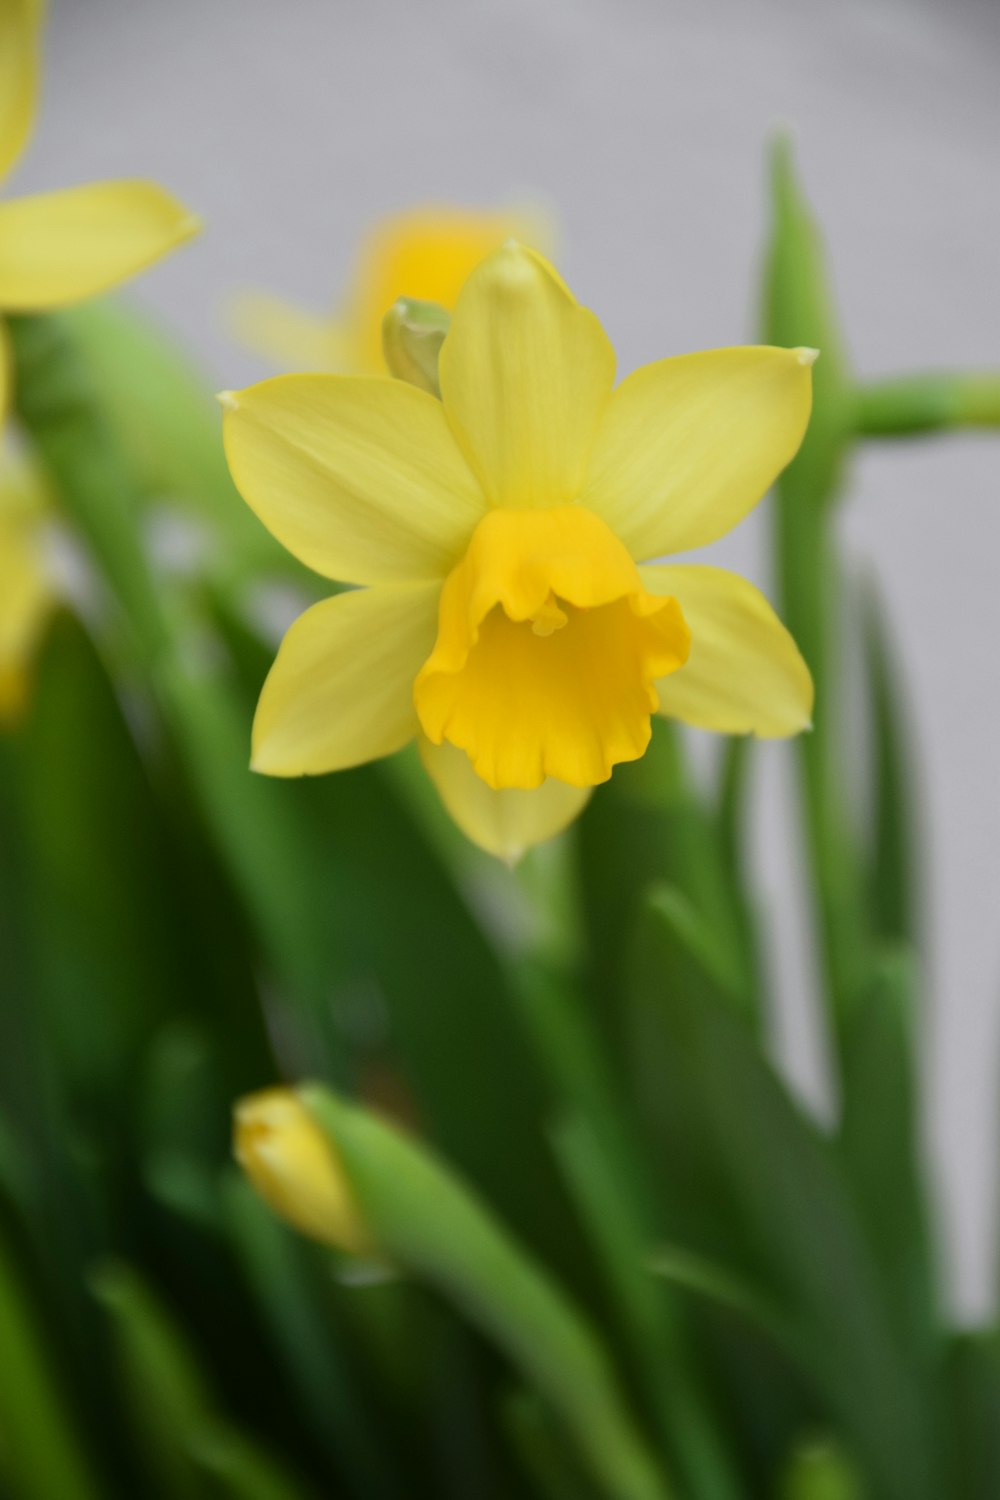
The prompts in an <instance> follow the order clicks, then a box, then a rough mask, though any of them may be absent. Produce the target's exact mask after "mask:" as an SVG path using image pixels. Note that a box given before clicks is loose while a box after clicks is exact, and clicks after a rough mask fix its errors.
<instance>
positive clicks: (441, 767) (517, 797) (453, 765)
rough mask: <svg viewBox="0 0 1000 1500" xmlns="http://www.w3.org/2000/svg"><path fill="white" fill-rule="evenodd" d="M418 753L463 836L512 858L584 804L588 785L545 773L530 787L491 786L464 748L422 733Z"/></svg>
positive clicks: (558, 828)
mask: <svg viewBox="0 0 1000 1500" xmlns="http://www.w3.org/2000/svg"><path fill="white" fill-rule="evenodd" d="M418 744H419V747H420V757H421V760H422V761H423V763H424V767H425V769H426V771H427V774H428V775H429V776H430V778H431V780H432V781H433V782H434V785H435V786H436V787H437V789H438V793H439V794H440V797H441V801H442V802H443V803H444V805H445V807H446V808H447V810H448V812H449V814H450V815H451V817H452V818H453V819H454V820H455V822H456V823H457V824H458V826H459V828H460V829H461V830H462V832H463V833H464V834H465V836H466V838H469V839H471V840H472V842H473V843H474V844H478V845H479V847H480V849H485V850H486V851H487V853H488V854H495V855H497V856H499V858H500V859H505V860H507V861H508V863H511V864H513V863H514V862H515V861H516V860H518V859H520V857H521V855H522V854H524V852H525V850H527V849H530V848H532V847H533V846H534V845H535V844H541V843H544V841H545V840H546V839H550V838H553V837H554V836H555V835H556V834H557V833H561V832H562V830H563V829H564V828H566V827H567V826H568V824H570V823H572V821H573V819H574V818H576V817H578V816H579V814H580V813H581V812H582V811H583V809H584V808H585V807H586V805H587V802H588V801H589V800H590V795H591V790H592V789H591V788H590V787H575V786H567V785H566V784H565V782H562V781H555V780H553V779H552V778H550V779H549V780H548V781H543V782H542V784H541V786H539V787H535V788H534V789H533V790H532V791H520V790H504V791H494V789H493V787H490V786H487V785H486V782H485V781H482V780H481V779H480V778H479V777H478V776H477V775H476V773H475V771H474V770H473V769H472V762H471V761H470V760H469V757H468V756H467V755H466V754H465V751H464V750H457V749H456V748H455V746H454V745H449V744H444V745H432V744H431V742H430V740H428V739H426V738H425V737H424V736H421V737H420V739H419V741H418Z"/></svg>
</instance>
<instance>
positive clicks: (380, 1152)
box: [302, 1087, 672, 1500]
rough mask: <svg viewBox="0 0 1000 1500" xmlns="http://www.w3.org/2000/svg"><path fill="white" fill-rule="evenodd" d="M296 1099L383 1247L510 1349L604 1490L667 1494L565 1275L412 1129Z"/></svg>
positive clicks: (309, 1096) (318, 1092)
mask: <svg viewBox="0 0 1000 1500" xmlns="http://www.w3.org/2000/svg"><path fill="white" fill-rule="evenodd" d="M302 1099H303V1102H304V1103H305V1104H306V1107H307V1108H308V1109H309V1111H310V1113H311V1114H312V1115H313V1117H314V1118H315V1120H316V1121H317V1123H318V1124H319V1125H320V1126H321V1128H322V1129H323V1130H324V1131H325V1132H326V1133H327V1135H328V1136H329V1139H330V1141H331V1144H332V1147H333V1150H334V1152H335V1153H336V1155H337V1158H338V1160H339V1161H340V1163H341V1165H342V1167H343V1170H344V1171H345V1173H346V1175H347V1177H348V1180H349V1182H350V1185H351V1187H352V1189H353V1190H354V1193H355V1195H356V1198H357V1202H358V1204H359V1208H360V1211H361V1213H362V1214H363V1216H364V1218H365V1220H366V1221H367V1224H368V1227H369V1230H370V1232H371V1234H372V1236H373V1238H374V1240H375V1242H376V1244H378V1245H379V1247H380V1249H381V1250H382V1252H383V1253H384V1254H385V1255H386V1256H387V1257H388V1258H389V1259H391V1260H392V1261H394V1262H395V1263H396V1264H398V1265H399V1267H400V1268H401V1269H402V1270H404V1271H405V1272H407V1273H408V1274H410V1275H412V1276H414V1277H416V1278H417V1279H418V1280H420V1281H423V1282H426V1283H427V1284H428V1285H430V1286H432V1287H434V1288H436V1289H437V1290H438V1291H439V1292H440V1293H441V1294H442V1295H443V1296H444V1297H445V1298H446V1299H447V1300H448V1301H449V1302H450V1303H451V1304H452V1305H453V1306H455V1307H456V1308H458V1309H459V1310H460V1311H461V1312H462V1313H463V1314H464V1316H465V1317H466V1318H468V1319H469V1320H470V1321H471V1322H472V1323H473V1324H474V1325H475V1326H477V1327H478V1328H479V1329H480V1330H481V1331H482V1332H483V1333H484V1334H486V1335H487V1337H488V1338H490V1339H491V1340H492V1341H493V1342H494V1343H495V1344H496V1345H497V1346H498V1347H499V1348H500V1349H501V1350H503V1351H504V1352H505V1353H506V1355H507V1356H508V1358H509V1359H510V1360H511V1361H512V1363H513V1364H514V1365H515V1367H516V1368H517V1369H518V1370H519V1372H520V1375H521V1378H522V1379H523V1380H524V1381H525V1382H526V1383H527V1384H528V1385H529V1386H530V1387H531V1388H532V1389H534V1390H536V1391H537V1392H538V1393H539V1394H540V1395H542V1396H544V1397H545V1399H546V1400H547V1401H548V1402H549V1403H550V1405H551V1406H552V1408H553V1410H554V1411H555V1412H556V1413H557V1414H558V1415H559V1417H560V1418H561V1420H562V1421H563V1423H564V1424H565V1426H566V1428H567V1430H568V1431H569V1432H570V1433H571V1434H572V1436H573V1439H574V1441H575V1444H576V1446H577V1450H578V1452H579V1454H580V1455H581V1458H582V1459H584V1460H585V1461H586V1463H587V1465H588V1467H589V1469H590V1472H591V1473H592V1474H593V1475H594V1476H595V1478H597V1479H598V1480H599V1481H600V1483H601V1484H602V1485H603V1488H604V1490H605V1492H606V1494H607V1495H608V1496H611V1497H615V1500H667V1497H669V1496H670V1495H671V1494H672V1489H671V1486H670V1485H669V1484H668V1483H667V1480H666V1477H665V1475H664V1474H663V1472H662V1470H661V1469H660V1468H659V1466H658V1465H657V1463H656V1462H655V1460H654V1459H653V1458H652V1456H651V1455H650V1453H649V1451H648V1449H647V1447H646V1445H645V1442H644V1440H643V1438H642V1436H641V1435H640V1433H639V1432H638V1431H637V1429H636V1428H635V1426H634V1423H633V1420H632V1418H631V1416H630V1414H629V1413H628V1411H627V1409H626V1407H625V1405H624V1402H623V1397H622V1393H621V1391H620V1390H619V1388H618V1384H617V1380H616V1378H615V1375H614V1372H613V1370H612V1369H611V1366H610V1364H609V1361H608V1357H607V1354H606V1352H605V1350H604V1349H603V1347H602V1346H601V1344H600V1342H599V1340H598V1339H597V1337H596V1335H595V1333H594V1331H593V1330H592V1329H591V1327H590V1326H589V1324H588V1323H587V1321H586V1320H585V1318H584V1317H583V1316H582V1314H581V1313H580V1312H579V1311H578V1310H577V1309H576V1307H574V1305H573V1304H572V1303H571V1302H570V1301H569V1299H568V1298H567V1297H566V1295H565V1294H564V1293H563V1292H562V1290H561V1289H560V1287H559V1286H558V1285H557V1284H556V1283H555V1282H554V1281H552V1280H551V1279H550V1278H549V1276H548V1275H547V1274H546V1273H545V1272H544V1271H543V1270H542V1268H541V1267H540V1266H539V1265H538V1264H537V1263H536V1262H535V1261H534V1260H533V1259H532V1258H531V1257H530V1256H529V1255H528V1254H527V1252H526V1251H524V1250H523V1249H522V1248H521V1247H520V1246H519V1245H518V1244H517V1243H516V1241H515V1240H513V1239H512V1237H511V1236H510V1235H509V1234H508V1233H507V1232H506V1231H505V1230H504V1229H503V1228H502V1227H501V1225H500V1224H499V1223H498V1222H497V1221H496V1220H495V1219H494V1218H493V1217H492V1215H491V1214H490V1212H489V1210H488V1209H487V1208H486V1207H485V1205H483V1204H482V1203H481V1202H480V1201H479V1200H478V1199H477V1198H476V1197H475V1195H474V1194H473V1193H472V1192H471V1191H470V1190H469V1189H468V1188H467V1187H466V1186H465V1185H464V1184H463V1183H462V1182H461V1181H460V1180H459V1179H457V1178H456V1177H454V1176H453V1175H452V1174H451V1173H450V1172H449V1171H448V1170H447V1168H446V1167H445V1166H444V1165H443V1164H441V1163H440V1162H438V1161H436V1160H435V1159H434V1157H432V1156H431V1155H430V1153H429V1152H427V1151H426V1150H424V1149H423V1148H422V1147H420V1146H419V1145H418V1144H417V1143H416V1142H415V1141H412V1140H409V1139H408V1138H407V1137H406V1136H404V1135H402V1134H401V1133H400V1132H399V1131H397V1130H395V1129H394V1128H392V1127H391V1126H389V1125H388V1124H386V1123H385V1122H383V1121H381V1120H380V1119H379V1118H378V1117H377V1116H376V1115H374V1114H371V1113H369V1112H367V1111H365V1110H362V1109H359V1108H358V1107H356V1106H354V1105H350V1104H348V1103H346V1102H345V1101H343V1100H341V1099H339V1098H337V1097H336V1096H334V1095H333V1094H331V1093H329V1092H328V1091H326V1090H323V1089H320V1088H318V1087H310V1088H307V1089H304V1090H302Z"/></svg>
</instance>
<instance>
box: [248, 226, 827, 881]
mask: <svg viewBox="0 0 1000 1500" xmlns="http://www.w3.org/2000/svg"><path fill="white" fill-rule="evenodd" d="M814 358H815V353H814V351H812V350H808V349H780V348H771V347H762V348H733V349H721V350H713V351H709V352H707V353H699V354H688V355H681V356H678V357H675V358H671V359H665V360H661V361H659V362H658V363H656V364H652V365H647V366H645V367H644V368H642V369H639V370H636V371H635V372H634V373H633V374H631V375H629V376H628V377H627V378H626V379H625V380H624V381H622V382H621V383H620V384H619V385H618V386H617V387H616V386H615V358H614V352H613V350H612V347H611V344H610V342H609V341H608V339H607V337H606V335H605V333H604V331H603V329H602V328H601V325H600V324H599V323H598V321H597V319H596V318H595V317H594V315H593V314H592V313H591V312H589V311H587V310H586V309H585V308H583V307H581V306H580V305H579V304H578V303H577V302H576V301H575V299H574V298H573V296H572V295H571V293H570V292H569V290H568V289H567V287H566V286H565V284H564V282H563V281H562V280H561V278H560V277H559V276H558V274H557V273H556V271H555V270H554V269H553V267H552V266H550V265H549V264H548V262H546V261H545V260H544V259H543V258H542V257H541V256H540V255H538V254H537V253H536V252H534V251H532V250H530V249H528V248H526V247H524V246H522V245H519V244H517V243H514V242H508V243H507V244H506V245H504V246H503V247H501V248H500V249H499V250H497V251H495V252H494V253H493V254H492V255H490V256H489V257H487V259H486V260H485V261H484V262H483V263H482V264H481V265H480V266H479V267H478V268H477V269H476V270H475V271H474V272H473V273H472V275H471V276H470V277H469V279H468V281H467V282H466V284H465V286H464V288H463V290H462V292H461V293H460V295H459V297H458V301H457V304H456V306H455V310H454V314H453V317H452V321H451V325H450V327H449V330H448V333H447V336H446V337H445V338H444V341H443V344H442V346H441V351H440V360H439V371H438V374H439V382H440V393H441V394H440V399H437V398H436V397H435V396H434V395H433V394H431V393H430V392H429V391H427V390H426V389H417V388H415V387H414V386H413V385H411V384H407V383H405V382H402V381H398V380H396V381H393V380H379V379H372V378H369V379H365V378H356V377H344V376H339V377H338V376H322V375H319V376H309V375H299V376H284V377H278V378H277V379H274V380H270V381H265V382H263V383H262V384H260V385H257V386H252V387H250V388H249V389H248V390H245V391H242V392H239V393H227V394H226V395H224V397H223V398H222V400H223V405H224V407H225V421H224V435H225V445H226V453H227V457H228V460H229V465H230V469H231V472H232V475H233V478H234V480H235V482H236V485H237V487H238V489H239V490H240V491H241V493H242V494H243V496H244V498H245V499H246V500H247V502H248V503H249V505H250V506H251V507H252V508H253V509H254V510H255V511H256V513H257V515H258V516H259V517H260V518H261V520H262V521H263V522H264V524H265V525H266V526H267V527H268V528H269V529H270V530H271V532H272V533H273V534H274V535H275V537H277V539H278V540H279V541H280V542H282V543H283V545H285V546H286V547H287V548H289V550H290V551H292V552H293V553H294V554H295V555H296V556H297V557H299V558H300V559H301V560H302V561H303V562H305V563H306V564H307V565H308V566H310V567H311V568H313V569H315V570H316V571H317V572H320V573H322V574H324V575H325V576H327V577H329V578H334V579H339V580H341V581H343V582H347V583H350V584H354V585H356V586H357V587H356V588H354V589H351V590H349V591H348V592H346V593H342V594H340V595H338V596H336V597H334V598H332V599H328V600H324V601H322V602H321V603H319V604H317V605H314V606H313V607H312V608H311V609H309V610H308V611H307V612H306V613H305V614H304V615H302V616H301V617H300V619H298V620H297V621H296V622H295V623H294V624H293V626H292V627H291V629H290V630H289V632H288V634H287V635H286V637H285V640H284V642H283V644H282V646H281V650H280V651H279V654H278V657H277V660H276V662H275V664H274V667H273V668H272V671H271V673H270V675H269V677H268V679H267V682H266V683H265V685H264V689H263V692H262V694H261V699H260V703H259V706H258V709H257V715H256V719H255V722H254V731H253V762H252V763H253V766H254V768H255V769H257V770H259V771H263V772H266V773H269V774H272V775H279V776H296V775H307V774H316V773H322V772H326V771H335V770H340V769H344V768H347V767H349V766H353V765H357V764H360V763H361V762H364V761H368V760H372V759H374V758H376V757H379V756H383V755H389V754H392V753H393V752H394V751H396V750H399V749H401V748H402V747H403V746H404V745H406V744H407V743H408V742H409V741H411V740H413V739H416V740H417V741H418V743H419V746H420V752H421V756H422V758H423V762H424V765H425V766H426V768H427V770H428V772H429V774H430V775H431V777H432V778H433V780H434V782H435V784H436V785H437V787H438V789H439V791H440V793H441V795H442V798H443V800H444V802H445V804H446V806H447V807H448V809H449V811H450V812H451V814H452V816H453V817H454V818H455V819H456V821H457V822H458V823H459V824H460V826H461V827H462V828H463V829H464V830H465V831H466V833H467V834H468V835H469V836H470V837H471V838H472V839H474V840H475V841H476V842H478V843H479V844H481V845H482V846H483V847H484V848H486V849H489V850H490V851H491V852H493V853H496V854H499V855H502V856H503V857H506V858H516V857H517V855H518V854H519V853H520V852H522V850H523V849H525V848H527V847H529V846H530V845H532V844H534V843H537V842H539V841H540V840H541V839H544V838H546V837H548V836H550V835H551V834H553V833H555V832H557V831H558V830H559V829H560V828H562V827H564V826H565V825H566V824H567V823H569V822H570V821H571V820H572V819H573V818H574V817H575V816H576V814H577V813H578V812H579V811H580V810H581V809H582V807H583V806H584V804H585V803H586V801H587V799H588V797H589V796H590V794H591V791H592V789H593V788H594V787H595V786H597V785H598V784H600V783H601V782H603V781H606V780H607V779H608V777H609V776H610V775H611V774H612V771H613V769H614V767H615V766H616V765H618V764H621V763H623V762H626V761H630V760H635V759H638V758H639V757H640V756H641V755H642V754H643V752H644V751H645V749H646V746H647V745H648V743H649V738H650V720H651V716H652V715H653V714H655V713H661V714H666V715H668V716H671V717H675V718H678V719H681V720H683V721H685V722H686V723H689V724H693V725H696V726H698V727H701V728H705V729H711V730H716V731H720V732H723V733H728V734H747V733H752V734H757V735H761V736H784V735H791V734H795V733H797V732H798V731H800V730H802V729H804V728H806V727H807V726H808V724H809V722H810V715H811V708H812V684H811V679H810V676H809V672H808V670H807V668H806V666H805V664H804V662H803V660H802V658H801V656H800V655H799V652H798V650H797V648H796V646H795V644H794V642H793V641H792V639H791V637H790V636H789V635H788V633H787V631H786V630H785V629H784V627H783V626H782V625H781V623H780V622H779V620H778V619H777V617H776V616H775V614H774V612H773V611H772V610H771V608H770V606H769V605H768V604H767V602H766V600H765V599H764V597H763V596H762V595H761V594H760V593H759V592H758V590H757V589H756V588H754V587H753V585H751V584H750V583H748V582H746V581H745V580H743V579H741V578H739V577H736V576H735V575H733V574H731V573H727V572H725V571H723V570H722V569H719V568H716V567H710V566H697V565H691V564H688V563H683V564H678V563H671V562H662V561H660V560H659V559H662V558H664V557H666V556H668V555H669V554H671V553H678V552H688V551H690V550H691V549H692V548H696V547H701V546H705V545H707V544H708V543H710V542H713V541H715V540H717V539H718V538H719V537H721V536H723V535H725V534H726V532H728V531H729V530H731V528H732V527H733V526H735V525H736V524H737V523H738V522H739V521H740V520H742V519H743V517H744V516H745V515H746V514H747V512H748V511H749V510H750V509H751V508H752V507H753V506H754V505H755V504H756V502H757V501H758V500H759V499H760V498H761V496H762V495H763V494H764V493H765V491H766V490H767V489H768V487H769V486H770V485H771V483H772V481H773V480H774V479H775V477H776V476H777V475H778V474H779V473H780V472H781V470H782V469H783V468H784V467H785V465H786V464H787V463H788V462H789V460H790V459H791V458H792V457H793V456H794V454H795V452H796V450H797V448H798V446H799V443H800V442H801V440H802V436H803V434H804V432H805V429H806V425H807V422H808V419H809V412H810V401H811V379H810V371H811V366H812V363H813V360H814Z"/></svg>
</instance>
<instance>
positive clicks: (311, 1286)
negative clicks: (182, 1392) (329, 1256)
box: [222, 1173, 405, 1500]
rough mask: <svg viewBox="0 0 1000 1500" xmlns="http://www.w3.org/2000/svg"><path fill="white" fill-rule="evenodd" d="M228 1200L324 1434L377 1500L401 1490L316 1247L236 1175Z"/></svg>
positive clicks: (311, 1414)
mask: <svg viewBox="0 0 1000 1500" xmlns="http://www.w3.org/2000/svg"><path fill="white" fill-rule="evenodd" d="M222 1202H223V1208H224V1212H225V1218H226V1224H227V1228H228V1231H229V1235H230V1238H231V1240H232V1244H233V1248H234V1251H235V1253H236V1256H237V1260H238V1262H239V1264H240V1266H241V1268H242V1271H243V1274H244V1276H245V1278H246V1282H247V1287H248V1290H249V1293H250V1296H251V1298H252V1301H253V1304H254V1305H255V1307H256V1309H257V1310H258V1312H259V1315H260V1317H261V1319H262V1321H263V1324H264V1326H265V1328H266V1330H267V1331H268V1333H269V1335H270V1338H271V1341H272V1342H273V1345H274V1348H275V1352H276V1356H277V1358H278V1360H279V1361H280V1363H281V1366H282V1368H283V1370H284V1371H286V1372H287V1379H288V1380H289V1382H290V1383H291V1386H292V1388H293V1389H294V1391H295V1394H296V1400H297V1402H298V1403H300V1404H301V1407H302V1409H303V1411H304V1413H305V1415H306V1417H307V1419H308V1420H309V1422H310V1423H311V1426H312V1428H313V1430H314V1431H315V1433H316V1435H317V1437H318V1438H319V1440H320V1441H321V1442H322V1443H323V1445H324V1447H325V1448H326V1449H327V1450H328V1452H329V1453H330V1456H331V1458H336V1460H337V1462H338V1464H339V1465H340V1466H341V1467H342V1468H343V1469H344V1470H345V1471H346V1472H347V1473H349V1474H350V1475H351V1477H352V1481H353V1483H354V1484H355V1485H356V1486H357V1487H358V1488H359V1489H360V1488H364V1489H365V1491H366V1493H368V1494H370V1495H372V1497H373V1500H374V1497H383V1496H386V1497H398V1496H401V1495H402V1494H403V1493H404V1492H405V1486H404V1483H403V1480H402V1477H401V1476H400V1474H399V1473H398V1472H397V1469H396V1463H395V1461H394V1455H393V1454H392V1453H391V1452H390V1451H388V1450H387V1448H386V1446H385V1445H384V1443H382V1442H381V1439H380V1432H379V1428H378V1422H377V1416H376V1417H374V1420H373V1410H372V1403H371V1402H370V1401H369V1402H366V1401H364V1400H363V1393H364V1390H365V1387H364V1384H363V1382H362V1380H361V1378H360V1374H359V1371H358V1368H357V1361H356V1360H355V1359H354V1358H353V1356H352V1352H351V1350H350V1347H349V1345H348V1343H347V1341H346V1339H345V1337H344V1330H343V1329H342V1328H340V1327H336V1326H331V1322H330V1318H329V1317H328V1316H327V1317H324V1316H323V1314H324V1313H327V1312H328V1311H329V1290H330V1289H329V1283H328V1278H327V1276H326V1275H325V1274H322V1275H321V1274H320V1271H319V1268H318V1266H317V1261H316V1257H315V1255H313V1254H310V1249H311V1247H308V1246H305V1245H302V1244H301V1243H300V1242H299V1241H298V1239H297V1237H296V1236H294V1235H293V1234H291V1233H289V1232H288V1230H287V1229H286V1228H285V1227H284V1225H282V1224H280V1223H278V1221H277V1220H276V1219H275V1217H274V1215H273V1214H272V1213H271V1212H270V1211H269V1210H268V1209H266V1208H265V1207H264V1205H263V1204H262V1203H261V1202H260V1200H259V1199H258V1198H257V1196H256V1194H255V1193H254V1192H253V1191H252V1189H251V1188H250V1187H249V1185H248V1184H247V1183H246V1182H245V1181H244V1180H243V1179H242V1178H241V1177H238V1176H236V1174H235V1173H232V1174H229V1175H227V1177H226V1178H225V1180H224V1182H223V1188H222ZM324 1272H325V1267H324ZM376 1410H377V1408H376Z"/></svg>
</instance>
